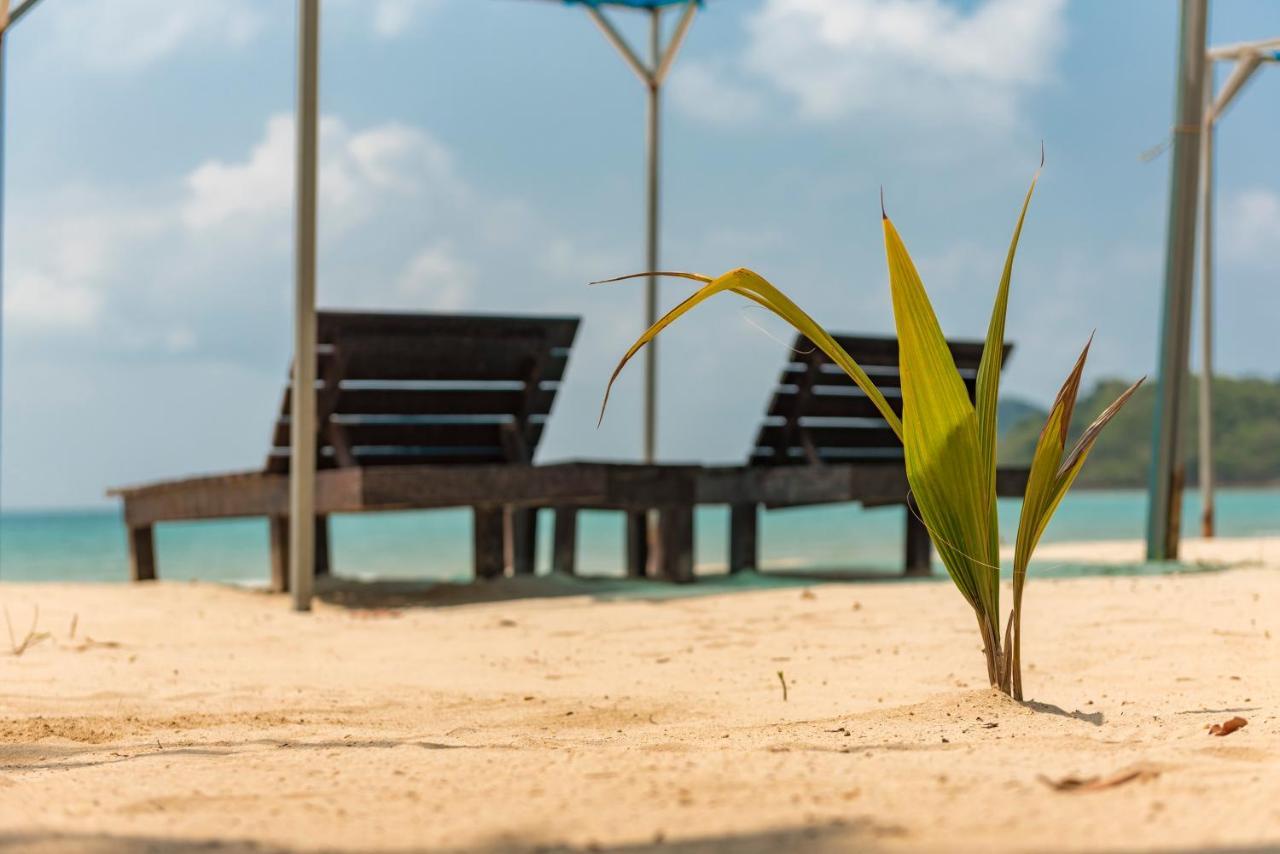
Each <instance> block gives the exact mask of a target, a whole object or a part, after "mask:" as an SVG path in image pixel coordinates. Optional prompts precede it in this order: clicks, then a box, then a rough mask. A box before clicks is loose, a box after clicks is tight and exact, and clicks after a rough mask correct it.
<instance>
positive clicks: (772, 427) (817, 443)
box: [730, 335, 1026, 575]
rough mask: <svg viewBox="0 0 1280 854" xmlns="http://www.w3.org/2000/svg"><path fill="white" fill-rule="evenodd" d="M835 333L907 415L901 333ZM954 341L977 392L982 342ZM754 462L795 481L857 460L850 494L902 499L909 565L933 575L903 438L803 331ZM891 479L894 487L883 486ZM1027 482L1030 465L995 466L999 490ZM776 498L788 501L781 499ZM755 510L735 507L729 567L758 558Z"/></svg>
mask: <svg viewBox="0 0 1280 854" xmlns="http://www.w3.org/2000/svg"><path fill="white" fill-rule="evenodd" d="M834 337H835V339H836V341H837V342H839V344H840V346H841V347H843V348H844V349H845V350H846V351H847V352H848V353H849V355H850V356H852V357H853V359H854V361H856V362H857V363H858V364H859V365H861V366H862V368H863V370H865V371H866V372H867V375H868V376H870V377H871V379H872V381H873V382H874V383H875V384H876V386H877V388H879V389H880V391H881V392H882V393H883V394H884V396H885V398H886V399H887V400H888V401H889V404H890V406H891V407H892V408H893V410H894V412H896V413H897V414H898V415H899V416H901V415H902V390H901V379H900V374H899V372H898V340H897V339H896V338H890V337H882V336H867V335H836V336H834ZM948 345H949V346H950V348H951V356H952V358H953V359H954V360H955V363H956V368H957V369H958V370H959V372H960V376H961V377H962V378H963V379H964V383H965V386H966V387H967V388H968V390H969V397H970V399H972V398H973V396H974V389H975V387H976V385H977V378H978V366H979V364H980V363H981V361H982V350H983V346H984V342H982V341H949V342H948ZM1012 351H1013V345H1011V344H1005V347H1004V358H1003V359H1002V360H1001V364H1002V365H1004V364H1007V363H1008V358H1009V354H1010V353H1011V352H1012ZM749 464H750V465H752V466H763V467H791V468H797V470H798V472H801V473H800V474H798V477H797V481H803V480H804V479H805V478H806V477H821V475H822V473H823V470H824V469H830V468H831V467H833V466H842V467H850V466H853V467H855V468H853V469H850V473H853V472H855V471H856V472H857V478H856V481H858V482H855V481H854V480H853V479H851V481H850V484H849V487H850V488H849V496H850V497H849V498H848V499H846V500H854V501H858V502H859V503H861V504H862V505H863V506H864V507H876V506H883V505H885V504H902V505H903V506H904V508H905V515H906V542H905V555H904V573H905V574H906V575H927V574H929V572H930V571H931V562H932V547H931V543H930V540H929V533H928V531H927V530H926V529H925V526H924V524H923V523H922V522H921V521H920V518H919V515H918V512H917V511H916V510H915V508H914V507H912V506H910V505H909V503H908V502H907V495H908V490H907V484H906V476H905V473H904V470H903V458H902V444H901V442H899V441H898V437H897V436H895V435H894V433H893V431H892V430H891V429H890V428H889V425H888V424H886V423H885V421H884V418H883V417H881V415H880V413H879V411H878V410H877V409H876V408H875V405H874V404H873V403H872V402H871V400H870V399H869V398H868V397H867V396H866V395H865V394H864V393H863V392H862V390H861V389H859V388H858V387H857V385H856V384H855V383H854V382H853V380H851V379H849V377H848V375H846V374H845V373H844V371H842V370H841V369H840V368H839V367H838V366H837V365H835V364H834V363H833V362H832V361H831V360H830V359H828V358H827V356H826V354H824V353H823V352H822V351H821V350H819V349H818V348H817V347H815V346H814V345H813V343H812V342H810V341H809V339H807V338H805V337H804V336H803V335H798V336H797V337H796V340H795V343H794V344H793V345H792V352H791V358H790V360H789V361H788V362H787V364H786V365H785V366H784V367H783V370H782V376H781V378H780V379H779V380H778V387H777V389H776V391H775V392H774V394H773V397H772V399H771V400H770V401H769V406H768V409H767V410H766V413H765V419H764V423H763V424H762V425H761V427H760V431H759V433H758V434H757V435H756V440H755V443H754V445H753V447H752V449H751V456H750V461H749ZM878 470H879V471H878ZM842 479H843V478H842ZM890 483H891V484H893V487H892V488H891V489H885V488H884V487H883V485H886V484H890ZM801 485H802V484H801V483H799V482H797V483H796V484H795V487H796V488H797V489H798V488H800V486H801ZM1025 486H1026V472H1025V470H1017V469H1010V470H1006V471H1002V472H999V473H997V483H996V491H997V493H998V494H999V495H1002V496H1020V495H1021V494H1022V490H1023V489H1024V488H1025ZM761 501H762V503H763V502H765V501H766V499H761ZM801 503H807V502H801ZM771 506H788V505H787V503H786V502H778V501H776V500H775V501H774V502H773V503H772V505H771ZM790 506H795V505H794V504H791V505H790ZM755 516H756V507H755V506H754V505H753V504H751V503H750V502H748V503H747V504H744V505H739V506H737V507H736V508H735V510H734V514H733V518H734V519H735V520H736V525H735V526H734V527H735V528H736V530H735V531H734V532H732V533H731V537H730V539H731V542H736V543H738V547H737V550H736V560H733V559H731V560H730V569H731V570H736V569H740V568H741V566H742V564H743V563H751V565H754V563H753V561H754V559H755V555H754V543H755V542H756V534H755V531H754V526H755Z"/></svg>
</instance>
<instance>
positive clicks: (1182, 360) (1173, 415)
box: [1147, 0, 1207, 560]
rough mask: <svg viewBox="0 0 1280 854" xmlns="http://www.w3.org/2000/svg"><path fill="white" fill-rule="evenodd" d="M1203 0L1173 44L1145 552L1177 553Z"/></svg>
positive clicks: (1188, 9) (1187, 10) (1164, 556)
mask: <svg viewBox="0 0 1280 854" xmlns="http://www.w3.org/2000/svg"><path fill="white" fill-rule="evenodd" d="M1206 5H1207V0H1182V8H1181V28H1180V33H1181V34H1180V37H1179V48H1178V80H1177V83H1178V96H1177V119H1176V123H1175V125H1174V129H1173V130H1174V134H1173V163H1172V166H1171V167H1170V182H1169V220H1168V230H1167V232H1166V247H1167V253H1168V254H1167V257H1166V259H1165V271H1164V272H1165V281H1164V308H1163V317H1162V320H1161V337H1160V361H1159V381H1158V385H1157V388H1156V403H1155V423H1154V429H1153V434H1154V435H1153V439H1152V448H1153V454H1152V461H1151V483H1150V499H1151V501H1150V506H1149V507H1148V509H1147V559H1148V560H1176V559H1177V557H1178V526H1177V524H1176V519H1175V516H1174V513H1175V510H1176V509H1177V508H1176V507H1175V502H1177V501H1178V500H1179V496H1178V495H1177V494H1176V493H1177V492H1178V490H1177V489H1175V488H1174V482H1175V478H1176V476H1177V474H1178V472H1179V469H1180V455H1179V447H1178V440H1179V434H1180V429H1179V428H1180V426H1181V425H1180V423H1179V421H1180V417H1181V414H1182V394H1183V389H1184V387H1185V385H1186V375H1187V339H1188V338H1189V337H1190V334H1191V291H1192V273H1193V267H1194V266H1195V236H1196V235H1195V230H1196V222H1195V220H1196V201H1197V200H1196V184H1197V177H1198V166H1199V163H1198V157H1199V153H1198V151H1197V149H1198V148H1199V146H1198V145H1197V143H1198V142H1199V136H1200V119H1201V114H1202V110H1203V107H1204V66H1205V30H1206V17H1207V8H1206Z"/></svg>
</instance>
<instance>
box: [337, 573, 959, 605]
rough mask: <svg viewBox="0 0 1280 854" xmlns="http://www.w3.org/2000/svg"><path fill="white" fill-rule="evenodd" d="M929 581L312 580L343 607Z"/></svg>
mask: <svg viewBox="0 0 1280 854" xmlns="http://www.w3.org/2000/svg"><path fill="white" fill-rule="evenodd" d="M922 580H923V581H925V582H930V581H939V580H942V579H941V578H933V579H915V578H911V579H906V578H902V577H901V576H893V575H886V574H883V573H880V574H876V573H870V572H867V573H858V572H829V573H828V572H815V573H804V574H800V573H794V574H793V573H788V574H785V575H782V574H777V575H762V574H759V573H755V572H742V573H738V574H736V575H710V576H703V577H701V578H699V580H698V581H697V582H696V583H694V584H671V583H669V582H665V581H648V580H646V579H634V578H581V577H569V576H564V575H539V576H517V577H514V578H497V579H494V580H492V581H475V582H470V583H465V584H459V583H449V582H434V581H416V580H398V579H397V580H391V579H385V580H375V581H364V580H360V579H354V578H348V577H344V576H330V577H322V578H318V579H316V598H318V599H319V600H320V601H322V602H325V603H327V604H330V605H336V606H338V607H343V608H356V609H373V608H450V607H455V606H459V605H478V604H486V603H493V602H509V601H512V600H515V599H547V598H557V597H566V596H590V597H592V598H594V599H596V600H597V601H602V602H608V601H622V600H636V601H654V602H661V601H664V600H670V599H688V598H691V597H695V596H719V595H724V594H726V593H741V592H750V591H755V590H772V589H778V588H796V587H809V586H812V585H814V584H822V583H828V582H844V581H858V582H870V581H875V582H883V583H892V584H912V583H919V582H920V581H922Z"/></svg>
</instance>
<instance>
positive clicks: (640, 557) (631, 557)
mask: <svg viewBox="0 0 1280 854" xmlns="http://www.w3.org/2000/svg"><path fill="white" fill-rule="evenodd" d="M626 548H627V554H626V571H627V578H644V576H645V568H646V567H647V566H648V565H649V511H648V510H628V511H627V545H626Z"/></svg>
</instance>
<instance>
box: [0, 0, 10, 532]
mask: <svg viewBox="0 0 1280 854" xmlns="http://www.w3.org/2000/svg"><path fill="white" fill-rule="evenodd" d="M9 23H10V22H9V0H0V428H2V427H3V421H4V167H5V158H4V141H5V132H6V130H7V127H6V124H7V122H6V121H5V119H6V118H7V116H6V113H5V97H4V89H5V77H6V75H5V70H6V69H5V49H4V48H5V41H6V39H5V33H6V31H7V30H8V28H9ZM0 448H3V443H0ZM2 463H3V459H0V464H2ZM2 470H3V465H0V471H2ZM2 482H3V480H2V479H0V483H2ZM3 492H4V490H3V489H0V507H2V506H3V504H4V502H3V500H2V499H3Z"/></svg>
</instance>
